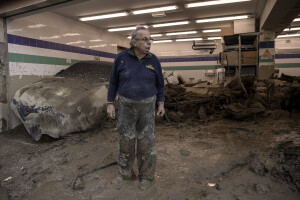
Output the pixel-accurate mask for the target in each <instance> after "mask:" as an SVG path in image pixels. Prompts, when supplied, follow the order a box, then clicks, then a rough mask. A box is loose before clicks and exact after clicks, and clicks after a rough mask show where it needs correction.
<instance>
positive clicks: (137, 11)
mask: <svg viewBox="0 0 300 200" xmlns="http://www.w3.org/2000/svg"><path fill="white" fill-rule="evenodd" d="M177 8H178V6H165V7H159V8H150V9H143V10H135V11H132V14H134V15H140V14H145V13H155V12H162V11H168V10H176V9H177Z"/></svg>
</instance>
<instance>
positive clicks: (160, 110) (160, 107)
mask: <svg viewBox="0 0 300 200" xmlns="http://www.w3.org/2000/svg"><path fill="white" fill-rule="evenodd" d="M164 114H165V104H163V103H161V104H159V105H158V109H157V116H160V117H162V116H164Z"/></svg>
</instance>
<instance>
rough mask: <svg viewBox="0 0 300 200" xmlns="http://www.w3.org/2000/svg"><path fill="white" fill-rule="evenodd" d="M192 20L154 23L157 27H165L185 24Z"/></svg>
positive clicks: (154, 26)
mask: <svg viewBox="0 0 300 200" xmlns="http://www.w3.org/2000/svg"><path fill="white" fill-rule="evenodd" d="M189 23H190V21H181V22H170V23H163V24H153V25H152V27H153V28H157V27H165V26H177V25H184V24H189Z"/></svg>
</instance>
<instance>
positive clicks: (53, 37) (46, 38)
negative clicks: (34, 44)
mask: <svg viewBox="0 0 300 200" xmlns="http://www.w3.org/2000/svg"><path fill="white" fill-rule="evenodd" d="M58 38H60V36H59V35H54V36H50V37H43V36H41V37H40V39H41V40H49V39H58Z"/></svg>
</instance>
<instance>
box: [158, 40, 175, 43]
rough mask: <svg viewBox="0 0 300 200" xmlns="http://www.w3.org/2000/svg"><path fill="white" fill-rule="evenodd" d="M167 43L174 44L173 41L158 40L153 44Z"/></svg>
mask: <svg viewBox="0 0 300 200" xmlns="http://www.w3.org/2000/svg"><path fill="white" fill-rule="evenodd" d="M166 42H172V40H156V41H153V43H166Z"/></svg>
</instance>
